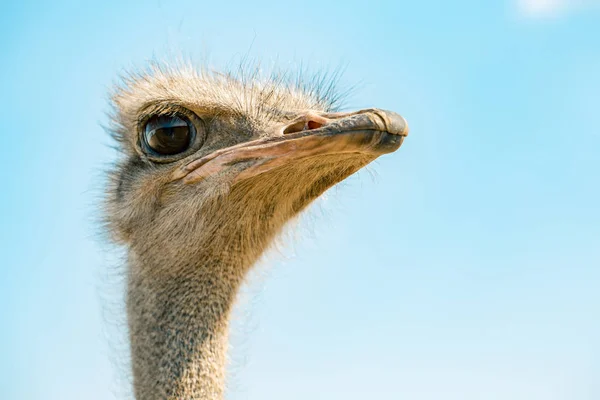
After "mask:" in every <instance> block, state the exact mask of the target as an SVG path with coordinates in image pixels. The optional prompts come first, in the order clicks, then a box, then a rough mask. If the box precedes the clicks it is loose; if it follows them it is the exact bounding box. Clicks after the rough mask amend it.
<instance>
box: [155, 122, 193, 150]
mask: <svg viewBox="0 0 600 400" xmlns="http://www.w3.org/2000/svg"><path fill="white" fill-rule="evenodd" d="M194 133H195V132H194V125H192V123H191V122H190V121H189V120H188V119H187V118H186V117H184V116H183V115H179V114H178V115H157V116H154V117H152V118H150V119H149V120H148V122H146V127H145V128H144V141H145V142H146V145H147V146H148V147H149V148H150V150H152V151H153V152H154V153H157V154H159V155H174V154H179V153H182V152H184V151H186V150H187V149H188V148H189V147H190V144H191V143H192V139H193V136H194Z"/></svg>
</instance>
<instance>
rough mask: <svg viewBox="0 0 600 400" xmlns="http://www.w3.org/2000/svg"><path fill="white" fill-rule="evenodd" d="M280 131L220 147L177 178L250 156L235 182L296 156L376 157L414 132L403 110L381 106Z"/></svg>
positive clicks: (303, 120)
mask: <svg viewBox="0 0 600 400" xmlns="http://www.w3.org/2000/svg"><path fill="white" fill-rule="evenodd" d="M275 135H276V136H273V137H268V138H264V139H258V140H253V141H250V142H245V143H240V144H238V145H235V146H231V147H228V148H225V149H221V150H217V151H215V152H213V153H211V154H209V155H207V156H205V157H202V158H200V159H196V160H194V161H191V162H190V163H188V164H186V165H183V166H182V167H180V168H178V169H176V170H175V171H174V173H173V180H178V179H183V182H184V183H195V182H198V181H200V180H202V179H204V178H206V177H208V176H211V175H213V174H215V173H218V172H219V171H221V170H223V169H225V168H227V167H230V166H232V165H235V164H238V163H242V162H250V163H249V164H250V165H249V166H248V167H247V168H245V169H244V170H243V171H241V172H240V173H239V174H238V175H237V176H236V178H235V182H239V181H241V180H244V179H247V178H251V177H253V176H256V175H259V174H262V173H264V172H267V171H270V170H272V169H274V168H277V167H280V166H282V165H285V164H287V163H289V162H290V161H291V160H293V159H299V158H307V157H313V156H319V155H327V154H344V153H356V154H363V155H371V156H373V158H375V157H378V156H380V155H382V154H386V153H391V152H394V151H396V150H398V148H399V147H400V146H401V145H402V142H403V141H404V138H405V137H406V136H407V135H408V124H407V123H406V120H405V119H404V118H402V117H401V116H400V115H399V114H396V113H394V112H391V111H385V110H380V109H367V110H360V111H356V112H351V113H332V114H314V113H307V114H306V115H304V116H301V117H300V118H298V119H296V120H294V121H292V122H291V123H288V124H286V125H284V126H281V127H278V128H277V130H276V133H275Z"/></svg>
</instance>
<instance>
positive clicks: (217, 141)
mask: <svg viewBox="0 0 600 400" xmlns="http://www.w3.org/2000/svg"><path fill="white" fill-rule="evenodd" d="M332 81H333V80H332ZM332 81H328V80H327V79H325V78H324V77H323V75H320V77H317V78H314V79H312V80H307V79H302V78H297V79H292V78H289V75H286V74H280V75H277V74H275V75H273V76H270V77H267V78H262V77H260V76H259V74H258V73H245V74H244V73H241V74H240V73H222V72H216V71H213V70H210V69H208V68H205V67H195V66H177V67H172V66H157V65H155V66H152V67H151V68H149V69H147V70H144V71H143V72H137V73H131V74H130V75H127V76H125V77H123V78H122V79H121V80H120V83H118V84H117V85H116V87H115V89H114V90H113V92H112V95H111V105H112V106H111V107H112V112H111V124H110V127H109V130H110V133H111V135H112V136H113V138H114V140H115V143H116V146H115V147H116V148H117V149H118V150H119V156H118V159H117V160H116V161H115V162H114V164H113V165H112V167H111V168H110V171H109V173H108V184H107V185H106V190H105V191H106V196H105V201H104V206H103V209H104V219H105V227H106V230H107V232H108V233H109V236H110V238H111V240H112V241H113V242H114V243H115V244H116V245H118V246H122V247H123V248H124V249H125V253H126V274H125V275H126V288H125V290H126V294H125V299H126V307H125V309H126V315H127V327H128V339H129V347H130V356H131V374H132V377H133V392H134V396H135V398H136V399H137V400H155V399H156V400H158V399H161V400H164V399H186V400H189V399H203V400H220V399H222V398H223V396H224V392H225V384H226V359H227V354H226V353H227V347H228V327H229V323H230V318H231V310H232V306H233V305H234V303H235V300H236V295H237V293H238V290H239V289H240V286H241V285H242V284H243V282H244V279H245V278H246V276H247V275H248V272H249V271H250V270H251V269H252V267H253V266H254V265H255V264H256V263H257V260H259V258H260V257H261V256H262V255H263V253H265V252H266V251H267V250H268V249H269V247H270V246H271V244H272V243H273V242H274V240H275V239H276V238H277V236H278V235H279V234H280V233H281V231H282V229H283V228H284V226H285V225H286V223H287V222H288V221H290V220H293V219H294V218H295V217H297V216H298V215H299V214H300V213H301V212H302V211H303V210H305V209H306V208H307V207H308V206H309V205H310V204H311V202H313V200H315V199H316V198H318V197H319V196H320V195H322V194H323V193H324V192H325V191H326V190H327V189H329V188H330V187H332V186H334V185H336V184H337V183H339V182H341V181H343V180H344V179H346V178H347V177H349V176H350V175H352V174H354V173H355V172H357V171H358V170H360V169H361V168H363V167H365V166H366V165H367V164H369V163H370V162H372V161H373V160H375V159H376V158H377V157H379V156H381V155H384V154H388V153H392V152H394V151H396V150H397V149H398V148H399V147H400V146H401V144H402V143H403V141H404V139H405V137H406V136H407V134H408V125H407V122H406V120H405V119H404V118H403V117H402V116H400V115H399V114H396V113H394V112H391V111H386V110H382V109H377V108H370V109H362V110H358V111H350V112H342V111H340V107H339V96H338V95H337V93H338V92H336V89H335V88H334V85H333V84H332Z"/></svg>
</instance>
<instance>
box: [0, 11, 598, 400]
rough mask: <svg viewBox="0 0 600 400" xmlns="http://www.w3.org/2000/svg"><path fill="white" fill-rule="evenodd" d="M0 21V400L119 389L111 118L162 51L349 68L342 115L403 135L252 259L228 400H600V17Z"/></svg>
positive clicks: (363, 15)
mask: <svg viewBox="0 0 600 400" xmlns="http://www.w3.org/2000/svg"><path fill="white" fill-rule="evenodd" d="M2 8H3V10H2V13H0V57H1V60H2V62H1V63H0V87H1V94H2V96H0V117H1V120H2V128H1V129H0V135H1V138H2V144H3V145H4V152H3V155H2V161H3V166H4V167H3V168H0V179H1V182H2V190H1V195H0V256H1V258H0V259H1V261H0V264H1V268H0V321H1V324H2V325H1V329H0V398H2V399H7V400H29V399H36V400H37V399H43V400H54V399H56V400H76V399H77V400H79V399H89V400H96V399H125V398H127V395H128V383H127V377H126V374H125V373H124V372H123V371H124V370H126V369H127V365H126V359H127V357H126V351H125V349H126V344H125V343H124V342H123V332H124V331H123V328H122V321H123V316H122V313H121V306H120V301H121V299H120V293H121V290H122V285H121V283H122V282H121V281H120V279H119V275H120V271H121V270H120V267H119V257H118V256H117V255H116V254H118V252H117V250H116V249H114V248H112V247H111V246H110V245H109V244H107V243H106V242H104V241H103V237H102V234H101V230H100V228H99V226H98V224H97V221H98V218H99V215H100V213H99V211H98V205H99V202H100V199H101V196H102V190H103V171H104V169H105V168H106V166H107V165H109V164H110V163H111V162H112V161H114V160H115V158H116V156H117V154H116V152H115V151H114V150H112V149H111V148H110V144H111V142H110V140H109V138H108V135H107V134H106V133H105V132H104V131H103V129H102V127H101V125H102V124H103V123H106V122H107V118H106V116H105V113H106V112H107V111H108V109H109V108H108V101H107V95H106V93H107V92H108V90H109V88H110V87H111V85H112V84H113V83H114V82H116V81H117V76H118V74H119V73H122V72H123V71H125V70H128V69H131V68H140V67H143V66H144V65H146V64H147V61H148V60H150V59H153V58H157V59H169V58H170V57H172V55H173V54H175V55H177V54H185V55H187V56H190V57H192V58H194V59H196V60H198V61H201V60H204V59H207V60H208V63H209V64H210V65H211V66H214V67H215V68H217V69H221V68H226V67H228V66H232V65H235V64H236V63H237V62H238V61H239V59H240V58H241V57H244V56H246V55H248V56H249V57H251V58H255V59H258V60H262V63H263V65H265V66H270V65H273V64H276V65H278V66H279V67H281V68H284V69H286V68H292V69H293V68H295V66H297V65H298V64H299V63H300V62H302V63H303V64H304V65H307V66H308V67H309V68H310V69H314V70H316V69H320V68H333V67H337V66H340V65H341V66H345V67H346V72H345V74H344V76H343V79H342V83H343V84H347V85H352V84H358V87H357V89H356V90H355V91H354V92H353V94H352V95H351V96H350V98H349V99H348V101H347V106H348V109H354V108H365V107H371V106H376V107H380V108H385V109H390V110H394V111H397V112H399V113H401V114H402V115H404V116H405V117H406V119H407V120H408V121H409V124H410V126H411V134H410V136H409V137H408V138H407V139H406V141H405V143H404V145H403V146H402V148H401V149H400V150H399V151H398V152H397V153H394V154H392V155H386V156H384V157H382V158H381V159H379V160H378V161H377V162H375V163H374V164H372V165H371V166H370V167H369V170H368V171H362V172H361V173H359V174H357V175H356V176H353V177H352V178H350V179H349V180H348V181H346V182H345V183H343V184H342V185H339V186H338V187H336V188H334V189H332V190H331V191H329V192H328V193H327V195H326V196H324V198H323V199H322V200H320V201H319V202H318V204H316V205H315V207H313V208H312V209H311V211H309V212H308V213H307V215H305V217H304V218H303V219H302V222H301V223H300V225H299V226H298V227H296V228H295V229H294V232H293V234H292V235H291V237H292V238H293V239H294V244H293V245H286V246H282V247H281V248H280V250H279V251H277V252H275V253H274V254H273V255H270V256H268V257H267V259H266V261H265V262H264V263H263V265H262V266H261V267H260V268H259V269H258V270H257V271H258V273H256V274H255V276H254V277H253V278H252V279H251V283H250V284H249V285H248V287H247V288H246V289H245V291H244V294H243V295H242V300H241V302H240V305H239V306H238V308H237V309H236V318H235V323H234V329H233V337H232V352H231V358H232V360H233V361H232V365H231V367H230V383H229V387H228V399H231V400H242V399H244V400H259V399H260V400H280V399H284V398H285V399H287V400H300V399H302V400H305V399H307V398H311V399H344V400H364V399H371V398H377V399H411V400H440V399H443V400H453V399H456V400H481V399H485V400H488V399H490V400H492V399H494V400H495V399H498V400H505V399H511V400H538V399H539V400H597V399H599V398H600V379H599V378H598V377H599V376H600V340H599V338H600V318H599V317H598V315H599V310H600V290H599V289H598V287H599V283H600V243H599V242H600V205H599V204H600V184H599V183H598V181H599V176H600V157H599V152H600V117H599V115H600V112H599V107H598V106H599V104H600V45H599V43H600V5H599V3H598V2H594V1H560V0H554V1H552V0H546V1H542V0H537V1H533V0H529V1H525V0H522V1H510V0H505V1H491V0H490V1H479V0H477V1H475V0H472V1H466V0H462V1H454V2H446V1H437V2H434V1H387V2H386V1H372V2H365V1H360V2H359V1H350V0H348V1H344V2H324V1H313V0H307V1H303V2H300V3H289V4H288V5H286V4H285V2H281V1H261V0H257V1H252V2H241V1H240V2H227V1H220V2H214V1H211V2H191V1H190V2H186V1H169V2H167V1H164V0H163V1H147V2H141V1H140V2H121V1H106V0H105V1H97V2H87V4H86V5H83V4H81V2H75V1H53V2H31V1H19V2H16V1H13V2H10V3H7V4H3V7H2ZM124 360H125V361H124Z"/></svg>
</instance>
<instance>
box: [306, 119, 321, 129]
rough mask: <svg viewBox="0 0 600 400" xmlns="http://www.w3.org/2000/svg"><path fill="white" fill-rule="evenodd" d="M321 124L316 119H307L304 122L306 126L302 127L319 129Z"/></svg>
mask: <svg viewBox="0 0 600 400" xmlns="http://www.w3.org/2000/svg"><path fill="white" fill-rule="evenodd" d="M322 126H323V124H321V123H320V122H317V121H307V122H306V127H305V128H304V129H305V130H306V129H319V128H320V127H322Z"/></svg>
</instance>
